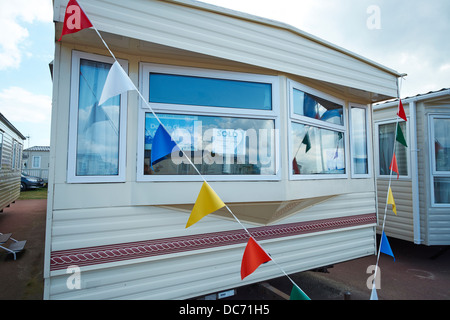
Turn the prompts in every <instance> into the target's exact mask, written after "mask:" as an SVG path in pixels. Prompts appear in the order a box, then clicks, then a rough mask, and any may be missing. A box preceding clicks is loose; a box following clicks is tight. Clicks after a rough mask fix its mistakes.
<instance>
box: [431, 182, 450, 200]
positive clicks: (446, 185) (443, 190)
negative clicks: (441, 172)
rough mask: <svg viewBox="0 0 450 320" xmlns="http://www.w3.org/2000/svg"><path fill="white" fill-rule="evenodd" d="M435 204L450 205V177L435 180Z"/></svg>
mask: <svg viewBox="0 0 450 320" xmlns="http://www.w3.org/2000/svg"><path fill="white" fill-rule="evenodd" d="M434 202H435V203H441V204H450V177H442V178H437V177H435V178H434Z"/></svg>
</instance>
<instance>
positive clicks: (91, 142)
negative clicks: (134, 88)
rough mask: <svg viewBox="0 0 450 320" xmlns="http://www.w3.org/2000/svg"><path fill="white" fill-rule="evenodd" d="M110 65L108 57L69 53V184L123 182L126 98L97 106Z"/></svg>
mask: <svg viewBox="0 0 450 320" xmlns="http://www.w3.org/2000/svg"><path fill="white" fill-rule="evenodd" d="M113 62H114V61H113V60H112V59H111V58H109V57H103V56H98V55H92V54H85V53H81V52H74V54H73V61H72V92H71V103H70V128H69V129H70V134H69V159H68V168H69V169H68V179H67V180H68V181H69V182H120V181H123V180H124V170H125V166H124V165H125V147H124V146H125V141H124V133H125V126H126V121H125V115H126V95H124V94H123V95H118V96H116V97H113V98H111V99H109V100H107V101H106V102H104V103H103V104H102V105H99V104H98V101H99V99H100V96H101V93H102V90H103V86H104V84H105V81H106V77H107V75H108V72H109V69H110V68H111V66H112V64H113ZM122 63H123V62H122ZM122 65H123V66H124V67H125V68H126V63H123V64H122ZM33 164H34V163H33Z"/></svg>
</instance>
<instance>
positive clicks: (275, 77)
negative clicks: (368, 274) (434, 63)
mask: <svg viewBox="0 0 450 320" xmlns="http://www.w3.org/2000/svg"><path fill="white" fill-rule="evenodd" d="M79 3H80V6H82V8H83V11H84V13H85V14H86V16H87V17H88V18H89V20H90V21H91V22H92V24H93V26H94V28H88V29H83V30H81V31H80V32H76V33H71V34H67V35H64V36H63V37H62V40H61V41H55V43H56V45H55V58H54V63H53V86H54V90H53V110H52V134H51V150H50V173H49V198H48V206H47V210H48V219H47V232H46V258H45V274H44V277H45V293H44V295H45V299H187V298H192V297H198V296H202V295H206V294H210V293H217V292H221V291H223V290H228V289H230V288H237V287H239V286H243V285H247V284H250V283H255V282H260V281H263V280H267V279H271V278H276V277H280V276H283V274H282V273H280V269H279V266H281V267H282V268H283V270H284V271H285V272H286V273H287V274H291V273H297V272H301V271H304V270H310V269H313V268H317V267H321V266H325V265H330V264H334V263H338V262H342V261H348V260H351V259H355V258H359V257H363V256H367V255H373V254H375V252H376V241H375V239H376V231H375V228H376V224H377V218H376V196H375V191H376V190H375V176H374V171H373V161H372V158H373V155H372V152H371V150H372V107H371V105H372V103H374V102H379V101H385V100H387V99H392V98H395V97H396V93H397V80H398V77H399V76H400V75H399V74H398V73H397V72H396V71H393V70H391V69H388V68H386V67H384V66H382V65H380V64H378V63H375V62H373V61H370V60H368V59H365V58H364V57H361V56H359V55H356V54H354V53H351V52H349V51H347V50H345V49H343V48H339V47H337V46H335V45H333V44H330V43H328V42H325V41H323V40H321V39H318V38H316V37H314V36H312V35H310V34H307V33H305V32H303V31H301V30H298V29H296V28H294V27H292V26H289V25H286V24H283V23H280V22H275V21H272V20H268V19H263V18H260V17H255V16H251V15H248V14H245V13H240V12H236V11H232V10H228V9H224V8H220V7H217V6H212V5H209V4H204V3H201V2H197V1H191V0H177V1H155V0H139V1H138V0H130V1H127V2H124V3H120V4H119V2H113V1H105V0H92V1H79ZM66 6H67V1H63V0H55V1H54V21H55V37H56V39H59V37H60V35H61V33H62V28H63V23H64V17H65V11H66ZM101 39H102V40H103V41H102V40H101ZM115 59H117V61H118V63H119V64H120V66H121V67H122V70H124V71H125V74H126V77H128V78H129V80H130V81H131V82H132V83H133V84H134V85H135V87H136V89H137V90H130V91H127V92H126V93H122V94H120V95H117V96H115V97H113V98H111V99H109V100H107V101H106V102H104V103H103V104H99V101H100V97H101V95H102V93H103V89H104V87H105V82H106V79H107V78H108V75H109V70H110V68H111V67H112V65H113V64H114V65H116V61H115ZM158 119H159V121H161V122H162V123H163V124H164V126H165V127H166V128H167V131H168V133H169V134H170V135H171V139H173V141H176V143H177V145H178V146H179V148H180V149H179V151H177V152H173V153H172V154H171V155H169V156H167V157H166V158H164V159H163V160H161V161H158V162H156V163H154V162H152V160H151V157H152V148H153V139H154V137H155V134H156V133H155V132H156V130H157V128H158V127H159V125H158ZM187 157H189V159H190V162H189V161H187ZM202 178H205V179H206V180H207V181H208V184H209V185H210V186H211V188H212V189H213V190H214V191H215V193H216V194H217V195H218V196H219V197H220V199H221V200H223V202H224V203H226V205H227V208H229V209H230V210H227V209H226V208H222V209H220V210H217V211H215V212H213V213H211V214H209V215H207V216H205V217H204V218H203V219H201V220H200V221H199V222H197V223H195V224H194V225H192V226H190V227H188V228H186V223H187V221H188V218H189V217H190V214H191V210H192V208H193V206H194V204H195V203H196V199H197V198H198V196H199V192H200V189H201V187H202ZM230 211H231V212H232V213H233V215H234V216H235V217H236V219H235V217H233V216H232V215H231V214H230ZM236 220H238V221H240V222H241V224H239V223H238V222H237V221H236ZM243 227H244V228H243ZM245 230H247V231H248V232H249V233H251V235H252V237H254V238H255V239H256V240H257V241H258V242H259V243H260V244H261V246H262V247H263V248H264V250H266V251H267V252H268V253H269V254H270V256H271V257H273V259H274V260H276V262H277V263H276V264H277V265H275V264H274V263H271V262H270V261H269V262H268V263H265V264H263V265H261V266H260V267H259V268H258V269H257V270H256V271H255V272H253V273H252V274H251V275H249V276H248V277H246V278H245V279H244V280H242V279H241V275H240V268H241V260H242V257H243V252H244V249H245V246H246V243H247V241H248V239H249V237H248V234H247V233H246V232H245ZM76 275H77V276H76ZM77 277H78V278H77ZM71 279H72V280H74V282H71V281H72V280H71ZM76 279H78V285H76V283H75V282H76V281H75V280H76ZM299 286H301V284H299Z"/></svg>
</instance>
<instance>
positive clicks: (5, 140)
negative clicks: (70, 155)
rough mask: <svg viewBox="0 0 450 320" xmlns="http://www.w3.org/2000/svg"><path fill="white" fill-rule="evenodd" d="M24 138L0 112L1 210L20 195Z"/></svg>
mask: <svg viewBox="0 0 450 320" xmlns="http://www.w3.org/2000/svg"><path fill="white" fill-rule="evenodd" d="M24 140H25V137H24V136H23V134H21V133H20V132H19V130H17V129H16V128H15V127H14V126H13V125H12V124H11V122H9V121H8V119H6V118H5V116H3V114H1V113H0V212H1V211H3V209H4V208H6V207H7V206H9V205H10V204H11V203H13V202H14V201H16V200H17V198H19V196H20V173H21V171H20V167H21V158H22V149H23V142H24ZM3 231H4V232H5V230H3ZM0 232H2V230H0Z"/></svg>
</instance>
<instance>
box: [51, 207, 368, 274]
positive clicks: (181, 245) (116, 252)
mask: <svg viewBox="0 0 450 320" xmlns="http://www.w3.org/2000/svg"><path fill="white" fill-rule="evenodd" d="M373 223H376V215H375V214H366V215H358V216H350V217H341V218H333V219H325V220H315V221H307V222H299V223H291V224H282V225H273V226H266V227H256V228H250V229H248V231H249V232H250V233H251V235H252V236H253V237H254V238H255V239H256V240H266V239H275V238H282V237H289V236H295V235H300V234H306V233H313V232H320V231H326V230H333V229H341V228H348V227H353V226H361V225H367V224H373ZM247 240H248V234H247V233H246V232H245V231H244V230H242V229H241V230H231V231H223V232H214V233H205V234H198V235H193V236H182V237H173V238H164V239H156V240H148V241H139V242H130V243H122V244H113V245H106V246H97V247H88V248H80V249H71V250H62V251H54V252H52V254H51V257H50V270H51V271H55V270H62V269H66V268H67V267H69V266H70V265H77V266H79V267H81V266H88V265H95V264H101V263H109V262H115V261H123V260H130V259H138V258H146V257H152V256H159V255H165V254H171V253H177V252H186V251H192V250H200V249H207V248H215V247H221V246H229V245H233V244H238V243H245V242H246V241H247Z"/></svg>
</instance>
